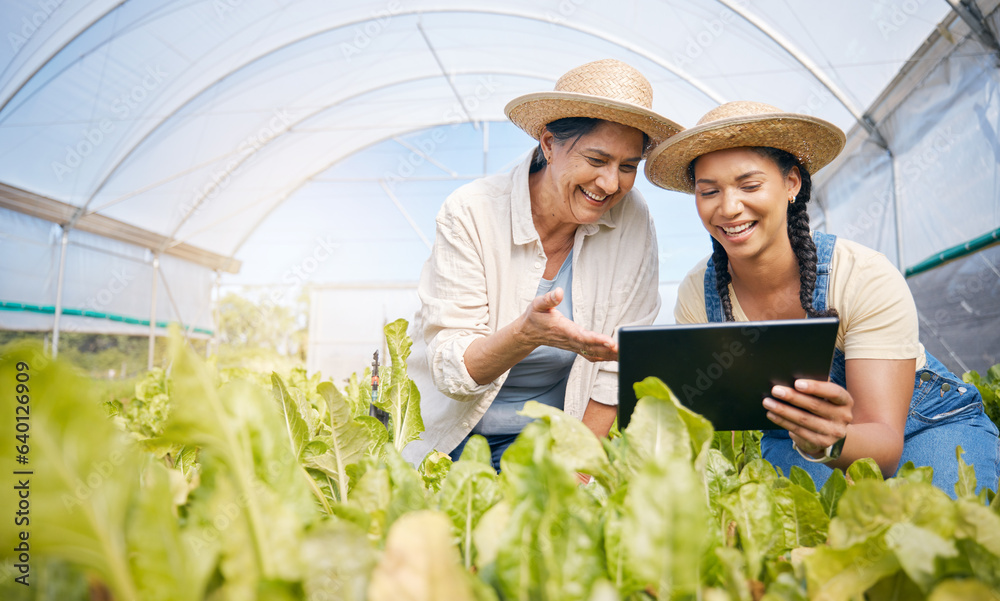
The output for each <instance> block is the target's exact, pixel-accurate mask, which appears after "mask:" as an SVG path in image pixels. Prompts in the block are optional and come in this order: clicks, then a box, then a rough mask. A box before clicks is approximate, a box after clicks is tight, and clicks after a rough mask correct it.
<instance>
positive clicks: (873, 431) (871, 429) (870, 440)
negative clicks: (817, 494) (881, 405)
mask: <svg viewBox="0 0 1000 601" xmlns="http://www.w3.org/2000/svg"><path fill="white" fill-rule="evenodd" d="M902 455H903V437H902V436H900V434H899V433H898V432H896V431H894V430H893V429H892V428H890V427H889V426H887V425H886V424H880V423H866V424H851V425H850V426H848V427H847V440H846V441H845V442H844V449H843V451H841V453H840V459H837V460H836V461H831V462H830V463H828V464H827V465H828V466H830V467H839V468H840V469H842V470H844V471H845V472H846V471H847V468H848V467H850V466H851V464H852V463H854V462H855V461H857V460H858V459H861V458H862V457H871V458H872V459H874V460H875V463H877V464H878V466H879V469H881V470H882V475H883V476H884V477H886V478H888V477H889V476H891V475H892V474H894V473H896V469H897V468H898V467H899V458H900V457H902Z"/></svg>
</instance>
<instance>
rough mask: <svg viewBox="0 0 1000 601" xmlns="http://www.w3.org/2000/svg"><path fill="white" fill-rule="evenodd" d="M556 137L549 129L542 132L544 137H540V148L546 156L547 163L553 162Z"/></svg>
mask: <svg viewBox="0 0 1000 601" xmlns="http://www.w3.org/2000/svg"><path fill="white" fill-rule="evenodd" d="M555 141H556V138H555V136H553V135H552V132H550V131H549V130H548V129H545V130H543V131H542V135H541V136H539V137H538V146H539V148H541V149H542V154H543V155H544V156H545V162H546V163H551V162H552V153H553V149H554V147H555Z"/></svg>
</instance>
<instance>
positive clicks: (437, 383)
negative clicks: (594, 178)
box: [404, 153, 660, 461]
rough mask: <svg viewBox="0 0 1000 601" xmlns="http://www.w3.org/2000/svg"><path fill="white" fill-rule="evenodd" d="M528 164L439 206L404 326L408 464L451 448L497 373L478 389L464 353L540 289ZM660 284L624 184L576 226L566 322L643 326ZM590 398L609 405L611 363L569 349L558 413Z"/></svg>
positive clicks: (597, 328)
mask: <svg viewBox="0 0 1000 601" xmlns="http://www.w3.org/2000/svg"><path fill="white" fill-rule="evenodd" d="M530 160H531V153H529V154H528V156H527V157H526V159H525V160H524V161H523V162H522V163H521V164H519V165H518V166H517V167H515V168H514V169H513V170H512V171H511V172H510V173H505V174H501V175H494V176H490V177H485V178H482V179H479V180H476V181H474V182H471V183H469V184H466V185H464V186H462V187H461V188H459V189H458V190H456V191H455V192H453V193H452V194H451V195H450V196H449V197H448V199H447V200H446V201H445V203H444V205H443V206H442V207H441V210H440V212H439V213H438V216H437V235H436V238H435V241H434V248H433V250H432V252H431V256H430V258H429V259H428V260H427V263H426V264H425V265H424V268H423V272H422V273H421V276H420V285H419V288H418V294H419V296H420V301H421V303H422V308H421V310H420V312H419V314H418V315H417V318H416V319H415V320H414V323H413V325H412V327H411V336H412V337H413V339H414V349H413V354H412V355H411V357H410V359H409V362H408V368H409V373H410V377H411V378H413V379H414V380H415V381H416V383H417V387H418V389H419V391H420V395H421V404H420V409H421V413H422V417H423V421H424V426H425V432H424V434H423V435H422V437H421V440H419V441H415V442H413V443H411V444H410V445H409V446H408V447H407V449H406V452H405V453H404V455H405V456H406V457H407V458H408V459H410V460H411V461H419V460H420V459H422V458H423V456H424V455H425V454H426V453H427V452H429V451H430V450H434V449H436V450H438V451H442V452H445V453H447V452H450V451H451V450H452V449H454V448H455V447H456V446H458V444H459V443H460V442H462V440H463V439H465V437H466V436H467V435H468V434H469V432H470V431H471V430H472V427H473V426H474V425H475V424H476V422H478V421H479V418H480V417H482V415H483V414H484V413H485V412H486V410H487V409H488V408H489V406H490V403H492V402H493V399H494V397H496V394H497V391H499V390H500V387H501V386H503V383H504V380H506V378H507V373H504V374H503V375H501V376H500V377H498V378H497V379H496V380H494V381H492V382H487V383H485V384H478V383H477V382H476V381H475V380H474V379H473V378H472V376H470V375H469V371H468V369H466V367H465V351H466V349H468V348H469V345H470V344H471V343H472V342H473V341H474V340H476V339H477V338H482V337H484V336H488V335H490V334H492V333H494V332H496V331H497V330H498V329H500V328H502V327H504V326H505V325H507V324H509V323H511V322H512V321H514V320H515V319H517V318H518V317H520V316H521V314H523V313H524V311H525V310H526V309H527V308H528V305H529V304H530V303H531V301H532V300H533V299H534V296H535V292H536V291H537V290H538V284H539V281H540V280H541V278H542V273H543V271H544V268H545V263H546V257H545V252H544V250H543V249H542V242H541V239H540V238H539V236H538V232H537V231H536V230H535V225H534V222H533V220H532V217H531V199H530V196H529V191H528V171H529V166H530ZM658 285H659V263H658V259H657V247H656V232H655V230H654V227H653V222H652V219H651V218H650V216H649V211H648V208H647V207H646V202H645V200H643V198H642V195H641V194H640V193H639V192H638V191H637V190H634V189H633V190H632V191H630V192H629V193H628V194H627V195H626V196H625V198H623V199H622V200H621V201H620V202H619V203H618V204H617V205H615V206H614V207H612V208H611V210H609V211H608V212H607V213H605V214H604V215H603V216H602V217H601V219H600V220H599V221H597V222H596V223H593V224H584V225H580V226H579V227H578V228H577V230H576V238H575V240H574V243H573V284H572V286H573V291H572V292H573V321H574V322H576V323H577V324H578V325H579V326H580V327H582V328H584V329H587V330H592V331H594V332H600V333H602V334H607V335H611V336H613V335H614V334H615V332H616V330H617V328H618V327H620V326H625V325H648V324H650V323H652V322H653V320H654V319H655V318H656V315H657V313H658V311H659V308H660V297H659V289H658ZM422 343H423V344H422ZM425 345H426V346H425ZM590 399H593V400H595V401H597V402H599V403H603V404H606V405H616V404H617V403H618V363H617V362H613V361H605V362H600V363H591V362H590V361H587V360H586V359H584V358H583V357H580V356H577V358H576V360H575V362H574V363H573V367H572V369H571V370H570V374H569V380H568V383H567V387H566V400H565V404H564V410H565V411H566V413H568V414H569V415H572V416H574V417H576V418H582V417H583V413H584V411H585V410H586V408H587V404H588V402H589V400H590Z"/></svg>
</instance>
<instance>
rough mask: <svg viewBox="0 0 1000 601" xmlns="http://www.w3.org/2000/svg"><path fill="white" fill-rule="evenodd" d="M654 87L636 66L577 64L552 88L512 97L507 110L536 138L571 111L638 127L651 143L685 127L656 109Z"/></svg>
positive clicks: (615, 62)
mask: <svg viewBox="0 0 1000 601" xmlns="http://www.w3.org/2000/svg"><path fill="white" fill-rule="evenodd" d="M652 106H653V87H652V86H651V85H649V81H648V80H647V79H646V78H645V77H643V76H642V73H639V71H637V70H636V69H635V68H634V67H632V66H630V65H627V64H625V63H623V62H621V61H618V60H614V59H604V60H599V61H594V62H592V63H587V64H585V65H581V66H579V67H577V68H575V69H571V70H570V71H568V72H567V73H566V74H565V75H563V76H562V77H560V78H559V81H557V82H556V87H555V90H554V91H552V92H534V93H532V94H525V95H524V96H519V97H517V98H515V99H514V100H511V101H510V102H509V103H507V106H506V107H505V108H504V113H505V114H506V115H507V117H508V118H509V119H510V120H511V121H513V122H514V125H517V126H518V127H520V128H521V129H523V130H524V131H526V132H527V133H528V135H530V136H531V137H532V138H534V139H536V140H537V139H538V138H539V137H541V135H542V132H544V131H545V126H546V125H547V124H549V123H552V122H553V121H555V120H557V119H563V118H566V117H591V118H595V119H604V120H606V121H613V122H615V123H621V124H622V125H628V126H630V127H634V128H636V129H638V130H639V131H642V132H645V133H646V134H647V135H648V136H649V139H650V145H649V148H652V147H654V146H655V145H656V144H659V143H660V142H662V141H664V140H666V139H667V138H669V137H670V136H672V135H674V134H676V133H677V132H679V131H681V130H682V129H684V128H683V127H681V126H680V125H677V124H676V123H674V122H673V121H671V120H669V119H665V118H663V117H661V116H660V115H657V114H656V113H654V112H653V111H652Z"/></svg>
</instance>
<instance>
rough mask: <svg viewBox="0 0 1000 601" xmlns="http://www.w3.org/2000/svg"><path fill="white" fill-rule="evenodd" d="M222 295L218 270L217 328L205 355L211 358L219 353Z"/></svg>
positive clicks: (216, 282)
mask: <svg viewBox="0 0 1000 601" xmlns="http://www.w3.org/2000/svg"><path fill="white" fill-rule="evenodd" d="M221 294H222V273H221V272H220V271H219V270H218V269H216V270H215V290H214V291H213V294H212V297H213V302H212V316H213V317H214V321H215V327H213V328H212V341H211V344H210V345H209V351H208V352H206V353H205V354H206V355H208V356H211V355H212V354H213V353H214V354H218V353H219V329H220V328H219V326H220V324H221V323H222V311H221V307H222V298H220V296H219V295H221Z"/></svg>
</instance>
